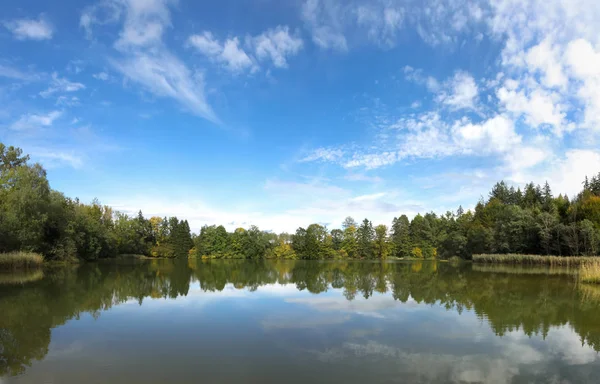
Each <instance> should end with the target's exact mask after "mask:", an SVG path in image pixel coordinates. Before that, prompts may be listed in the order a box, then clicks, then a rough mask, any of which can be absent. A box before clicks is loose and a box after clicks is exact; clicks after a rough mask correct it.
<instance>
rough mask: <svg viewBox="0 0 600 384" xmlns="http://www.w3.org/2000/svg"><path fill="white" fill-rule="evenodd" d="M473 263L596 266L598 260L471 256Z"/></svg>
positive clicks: (587, 257)
mask: <svg viewBox="0 0 600 384" xmlns="http://www.w3.org/2000/svg"><path fill="white" fill-rule="evenodd" d="M473 262H474V263H487V264H524V265H550V266H563V267H569V266H580V265H589V264H596V263H599V262H600V258H598V257H594V256H541V255H520V254H506V255H494V254H484V255H473Z"/></svg>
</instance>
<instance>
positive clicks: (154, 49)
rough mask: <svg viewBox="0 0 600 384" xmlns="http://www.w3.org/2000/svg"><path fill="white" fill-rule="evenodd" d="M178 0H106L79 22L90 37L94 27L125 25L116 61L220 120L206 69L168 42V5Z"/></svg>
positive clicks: (156, 90)
mask: <svg viewBox="0 0 600 384" xmlns="http://www.w3.org/2000/svg"><path fill="white" fill-rule="evenodd" d="M175 2H176V1H175V0H149V1H137V0H124V1H117V0H105V1H102V2H100V3H98V4H96V5H94V6H92V7H88V8H86V9H85V10H84V12H83V14H82V16H81V19H80V25H81V27H82V28H84V29H85V30H86V33H87V34H88V36H91V34H92V29H93V27H95V26H102V25H106V24H112V23H117V22H119V21H120V20H122V19H123V27H122V29H121V32H120V33H119V38H118V39H117V40H116V41H115V43H114V47H115V49H116V50H117V51H118V52H119V57H115V58H112V59H110V63H111V64H112V66H113V67H114V68H115V69H116V70H117V71H119V72H120V73H121V74H122V75H123V76H124V77H125V78H126V79H127V80H129V81H131V82H132V83H134V84H137V85H139V86H141V87H142V88H143V89H144V90H145V91H147V92H150V93H151V94H153V95H155V96H158V97H165V98H170V99H173V100H175V101H177V102H178V103H179V104H181V105H182V106H183V107H184V108H185V109H186V110H188V111H189V112H191V113H193V114H195V115H198V116H200V117H203V118H205V119H207V120H210V121H212V122H215V123H219V122H220V120H219V118H218V117H217V115H216V114H215V112H214V111H213V109H212V107H211V106H210V104H209V103H208V101H207V99H206V95H205V92H204V78H203V75H202V73H201V72H198V71H193V70H190V69H189V68H188V67H187V66H186V64H185V63H184V62H183V61H181V60H180V59H179V58H178V57H177V56H176V55H174V54H173V53H172V52H171V51H170V50H169V49H168V48H167V46H166V45H165V44H164V43H163V35H164V33H165V32H166V30H167V29H168V28H169V27H170V26H171V15H170V11H169V6H170V5H172V4H174V3H175Z"/></svg>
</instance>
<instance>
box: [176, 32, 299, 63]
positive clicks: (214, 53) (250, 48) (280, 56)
mask: <svg viewBox="0 0 600 384" xmlns="http://www.w3.org/2000/svg"><path fill="white" fill-rule="evenodd" d="M245 40H246V48H247V50H244V49H243V48H242V47H241V46H240V39H239V38H238V37H232V38H229V39H227V40H225V41H224V42H222V43H221V42H220V41H219V40H217V39H216V38H215V37H214V35H213V34H212V33H211V32H209V31H204V32H203V33H201V34H197V35H192V36H190V37H189V38H188V45H190V46H192V47H194V48H195V49H196V50H198V52H200V53H202V54H203V55H205V56H206V57H208V58H209V59H210V60H212V61H213V62H216V63H221V64H222V65H223V66H224V67H225V68H227V69H228V70H230V71H231V72H234V73H239V72H242V71H244V70H247V69H250V70H251V72H255V71H257V70H258V69H259V67H258V62H259V61H271V62H272V63H273V65H274V66H275V67H277V68H286V67H287V65H288V64H287V59H288V57H290V56H293V55H296V54H297V53H298V52H299V51H300V49H301V48H302V46H303V42H302V39H301V38H299V37H297V36H292V35H290V32H289V28H288V27H283V26H278V27H277V28H274V29H268V30H266V31H265V32H263V33H261V34H260V35H257V36H254V37H250V36H248V37H246V39H245ZM247 52H248V53H247ZM251 54H252V56H251Z"/></svg>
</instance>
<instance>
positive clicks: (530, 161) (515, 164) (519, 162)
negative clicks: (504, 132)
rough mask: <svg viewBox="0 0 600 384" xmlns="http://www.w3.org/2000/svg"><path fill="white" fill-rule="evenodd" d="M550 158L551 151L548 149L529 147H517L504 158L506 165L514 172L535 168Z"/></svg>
mask: <svg viewBox="0 0 600 384" xmlns="http://www.w3.org/2000/svg"><path fill="white" fill-rule="evenodd" d="M549 157H550V151H549V150H548V149H546V148H540V147H534V146H529V145H524V146H516V147H514V149H513V150H511V151H509V152H508V153H507V154H506V155H505V156H504V162H505V165H506V166H507V167H508V168H509V169H511V170H512V171H513V172H520V171H522V170H523V169H528V168H531V167H534V166H536V165H538V164H540V163H543V162H544V161H546V160H547V159H548V158H549Z"/></svg>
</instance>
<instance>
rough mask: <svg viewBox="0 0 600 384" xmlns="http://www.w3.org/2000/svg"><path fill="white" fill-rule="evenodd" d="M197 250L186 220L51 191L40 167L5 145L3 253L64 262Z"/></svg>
mask: <svg viewBox="0 0 600 384" xmlns="http://www.w3.org/2000/svg"><path fill="white" fill-rule="evenodd" d="M192 245H193V243H192V237H191V234H190V226H189V224H188V222H187V221H186V220H179V219H178V218H177V217H169V218H167V217H165V218H159V217H152V218H150V219H146V218H144V216H143V215H142V213H141V212H140V213H139V214H138V215H137V216H136V217H130V216H128V215H126V214H124V213H120V212H115V211H114V210H113V209H112V208H111V207H108V206H105V205H102V204H100V203H99V202H98V201H97V200H94V201H93V202H92V203H91V204H84V203H82V202H80V201H79V200H78V199H71V198H68V197H65V196H64V195H63V194H62V193H60V192H58V191H55V190H53V189H51V188H50V185H49V183H48V179H47V178H46V171H45V170H44V168H43V167H42V166H41V165H40V164H37V163H36V164H29V156H28V155H23V152H22V150H21V149H20V148H14V147H6V146H5V145H4V144H2V143H0V253H2V252H10V251H30V252H37V253H40V254H42V255H44V257H45V259H47V260H59V261H74V260H77V259H82V260H97V259H105V258H112V257H116V256H117V255H119V254H140V255H147V256H155V257H178V256H179V257H185V256H187V254H188V251H189V249H190V248H191V247H192Z"/></svg>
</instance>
